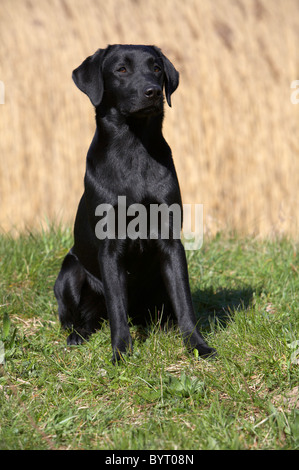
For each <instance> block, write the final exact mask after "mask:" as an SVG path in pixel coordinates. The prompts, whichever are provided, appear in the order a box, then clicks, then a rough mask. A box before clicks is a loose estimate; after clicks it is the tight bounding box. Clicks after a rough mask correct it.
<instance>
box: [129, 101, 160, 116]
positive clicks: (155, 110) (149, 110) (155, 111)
mask: <svg viewBox="0 0 299 470" xmlns="http://www.w3.org/2000/svg"><path fill="white" fill-rule="evenodd" d="M162 111H163V106H162V104H161V103H155V104H151V105H149V106H145V107H144V108H140V109H137V110H134V111H133V112H132V115H134V116H136V117H149V116H157V115H159V114H161V113H162Z"/></svg>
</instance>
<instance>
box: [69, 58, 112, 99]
mask: <svg viewBox="0 0 299 470" xmlns="http://www.w3.org/2000/svg"><path fill="white" fill-rule="evenodd" d="M105 52H106V49H98V50H97V51H96V52H95V53H94V54H93V55H91V56H89V57H87V59H85V60H84V61H83V62H82V64H81V65H79V67H77V68H76V69H75V70H74V71H73V74H72V78H73V80H74V82H75V84H76V85H77V87H78V88H79V89H80V90H81V91H83V93H86V95H87V96H88V97H89V99H90V101H91V102H92V104H93V105H94V106H95V107H97V106H99V104H100V103H101V101H102V98H103V93H104V83H103V76H102V70H101V69H102V62H103V58H104V54H105Z"/></svg>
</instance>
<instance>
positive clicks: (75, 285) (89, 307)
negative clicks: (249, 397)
mask: <svg viewBox="0 0 299 470" xmlns="http://www.w3.org/2000/svg"><path fill="white" fill-rule="evenodd" d="M73 80H74V82H75V84H76V85H77V86H78V88H79V89H80V90H82V91H83V92H84V93H86V94H87V95H88V97H89V98H90V100H91V102H92V104H93V105H94V106H95V108H96V131H95V135H94V138H93V141H92V143H91V145H90V148H89V151H88V154H87V162H86V173H85V179H84V183H85V191H84V194H83V196H82V198H81V201H80V203H79V207H78V211H77V216H76V221H75V227H74V246H73V247H72V248H71V250H70V251H69V253H68V254H67V255H66V257H65V259H64V261H63V264H62V267H61V271H60V273H59V275H58V278H57V280H56V283H55V288H54V291H55V295H56V298H57V301H58V308H59V318H60V321H61V323H62V325H63V327H65V328H67V329H72V332H71V334H70V335H69V337H68V340H67V342H68V344H79V343H81V342H82V341H83V340H85V339H88V337H89V336H90V334H91V333H93V332H94V331H96V329H97V328H98V327H99V323H100V320H101V318H105V317H107V316H108V319H109V322H110V328H111V342H112V349H113V359H114V361H115V360H119V359H120V357H121V356H122V354H123V353H125V352H126V351H128V350H131V349H132V340H131V335H130V331H129V326H128V315H129V316H130V317H131V318H135V317H139V318H140V317H141V318H145V317H146V316H148V312H149V311H150V312H152V314H153V312H154V311H155V309H157V310H158V311H160V312H161V311H163V315H164V316H165V317H172V316H173V318H175V319H176V320H177V322H178V325H179V327H180V330H181V332H182V335H183V338H184V340H185V342H186V344H187V346H188V348H190V349H193V348H196V349H197V350H198V352H199V354H200V355H202V356H207V355H210V354H214V352H215V350H214V349H213V348H210V347H209V346H208V345H207V344H206V343H205V341H204V340H203V338H202V336H201V335H200V333H199V331H198V330H197V327H196V319H195V314H194V310H193V306H192V299H191V293H190V287H189V280H188V271H187V263H186V256H185V251H184V248H183V245H182V243H181V241H180V240H179V239H175V238H174V237H170V239H169V240H165V239H162V238H161V236H159V237H158V239H150V238H149V234H148V237H147V239H141V238H137V239H136V240H132V239H130V238H128V237H126V236H124V237H122V236H120V237H117V238H116V239H115V240H110V239H108V238H106V239H102V240H99V239H98V238H97V236H96V235H95V228H96V224H97V222H98V221H99V217H98V216H96V215H95V212H96V207H97V206H98V205H99V204H111V205H112V206H113V207H114V208H115V210H116V217H117V203H118V196H126V203H127V206H130V205H131V204H133V203H139V204H143V205H144V206H146V207H147V208H149V205H150V204H162V203H164V204H167V205H168V206H170V205H172V204H173V203H176V204H179V205H180V206H181V195H180V189H179V184H178V180H177V176H176V171H175V168H174V164H173V160H172V156H171V150H170V148H169V146H168V144H167V142H166V141H165V139H164V137H163V135H162V121H163V88H164V89H165V96H166V100H167V103H168V105H169V106H171V94H172V93H173V92H174V91H175V90H176V88H177V86H178V83H179V74H178V72H177V71H176V70H175V68H174V66H173V65H172V64H171V62H170V61H169V60H168V59H167V58H166V57H165V56H164V55H163V54H162V52H161V51H160V49H158V48H157V47H155V46H131V45H130V46H129V45H114V46H109V47H107V49H99V50H98V51H97V52H96V53H95V54H94V55H92V56H90V57H88V58H87V59H86V60H85V61H84V62H83V63H82V64H81V65H80V66H79V67H78V68H77V69H76V70H74V72H73Z"/></svg>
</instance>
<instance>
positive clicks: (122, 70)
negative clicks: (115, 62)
mask: <svg viewBox="0 0 299 470" xmlns="http://www.w3.org/2000/svg"><path fill="white" fill-rule="evenodd" d="M117 71H118V72H120V73H126V71H127V69H126V67H119V69H117Z"/></svg>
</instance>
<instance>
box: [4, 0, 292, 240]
mask: <svg viewBox="0 0 299 470" xmlns="http://www.w3.org/2000/svg"><path fill="white" fill-rule="evenodd" d="M114 43H131V44H155V45H157V46H159V47H161V49H162V50H163V52H164V53H165V54H166V55H167V56H168V58H169V59H170V60H171V61H172V62H173V63H174V65H175V66H176V68H177V69H178V70H179V72H180V86H179V88H178V90H177V91H176V92H175V93H174V95H173V97H172V103H173V105H172V109H166V113H165V124H164V133H165V136H166V138H167V140H168V142H169V144H170V145H171V147H172V150H173V156H174V160H175V164H176V168H177V171H178V176H179V179H180V185H181V189H182V194H183V201H184V202H185V203H202V204H204V228H205V233H207V234H213V233H215V232H216V231H217V230H223V231H228V230H237V231H238V232H240V233H243V234H253V235H260V236H273V235H284V234H287V235H291V236H295V237H296V236H297V233H298V227H299V194H298V188H299V104H293V103H292V102H291V99H290V97H291V93H292V92H294V90H293V89H291V83H292V82H293V81H294V80H299V2H298V0H213V1H212V0H186V1H184V2H182V1H180V0H164V1H163V2H161V1H158V0H147V1H146V2H145V1H142V0H84V1H83V0H49V1H44V0H42V1H40V0H38V1H36V0H1V4H0V80H1V82H3V84H4V87H5V96H4V98H5V100H4V104H0V204H1V205H0V226H1V228H2V229H4V230H13V229H17V230H19V229H23V228H24V227H33V226H35V227H36V226H39V225H40V224H41V223H44V222H45V220H46V219H49V220H56V221H57V220H60V221H63V222H64V223H72V222H73V219H74V216H75V210H76V206H77V203H78V200H79V198H80V196H81V192H82V188H83V174H84V167H85V156H86V152H87V149H88V146H89V144H90V141H91V139H92V136H93V132H94V127H95V122H94V111H93V109H92V106H91V104H90V102H89V100H88V98H87V97H86V96H85V95H83V94H82V93H81V92H80V91H79V90H78V89H77V88H76V87H75V85H74V84H73V82H72V80H71V72H72V70H73V69H74V68H75V67H77V66H78V65H79V64H80V63H81V62H82V61H83V59H84V58H85V57H86V56H88V55H90V54H92V53H93V52H95V50H96V49H98V48H99V47H106V45H107V44H114ZM296 96H297V97H298V98H299V93H298V95H296Z"/></svg>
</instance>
